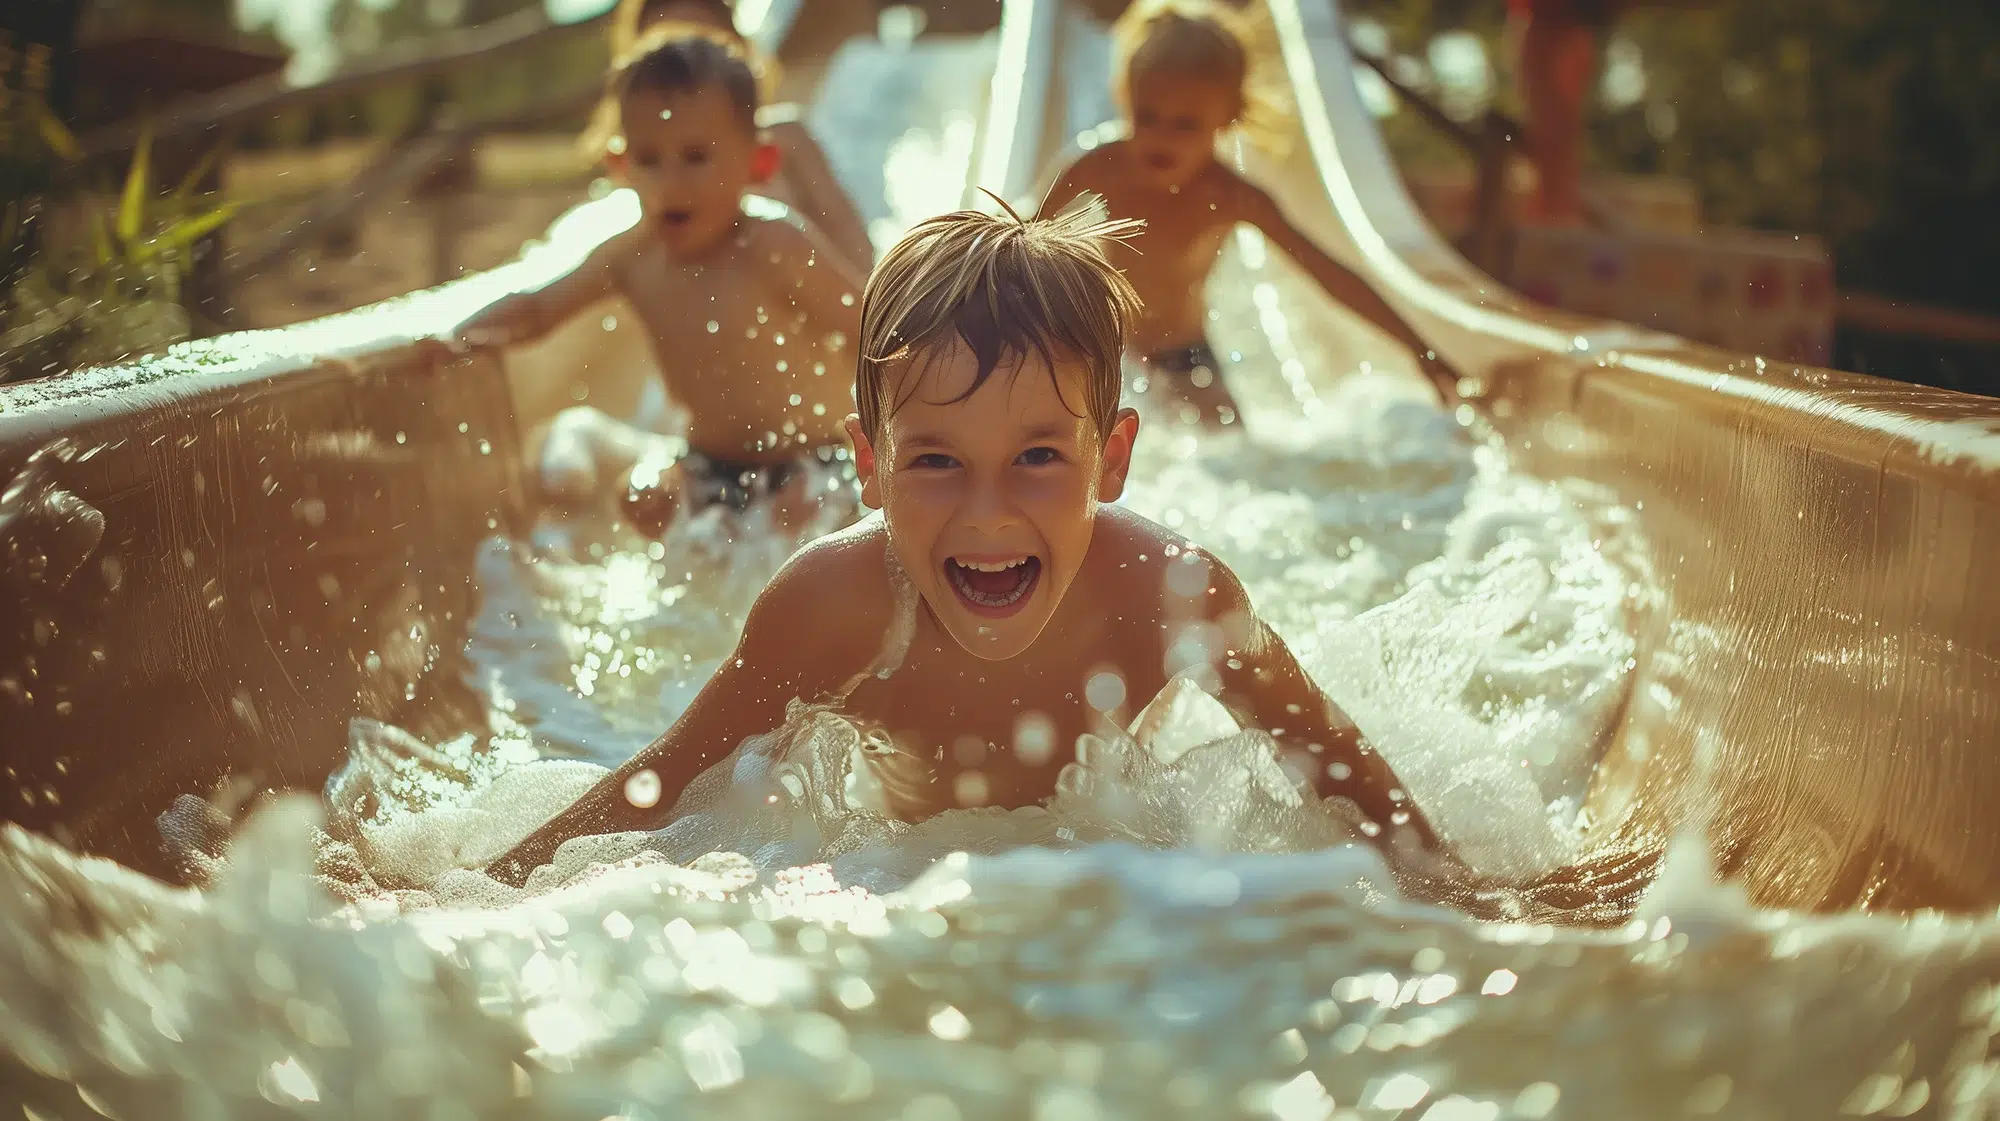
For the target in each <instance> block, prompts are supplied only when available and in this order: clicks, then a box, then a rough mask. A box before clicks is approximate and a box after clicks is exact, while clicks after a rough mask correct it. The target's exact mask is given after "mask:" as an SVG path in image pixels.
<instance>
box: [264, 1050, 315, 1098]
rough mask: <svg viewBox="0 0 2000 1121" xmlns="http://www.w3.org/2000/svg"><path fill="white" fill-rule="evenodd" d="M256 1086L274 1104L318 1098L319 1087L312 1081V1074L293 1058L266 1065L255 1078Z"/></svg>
mask: <svg viewBox="0 0 2000 1121" xmlns="http://www.w3.org/2000/svg"><path fill="white" fill-rule="evenodd" d="M257 1088H258V1090H259V1091H261V1092H262V1093H263V1095H264V1099H265V1100H266V1101H269V1102H271V1103H272V1104H274V1105H284V1104H286V1103H288V1102H316V1101H318V1100H319V1087H318V1086H317V1085H315V1084H314V1083H313V1079H312V1075H311V1074H310V1073H308V1072H307V1071H306V1068H304V1067H302V1066H300V1065H299V1061H298V1060H297V1059H293V1058H287V1059H285V1060H284V1061H283V1062H278V1063H272V1064H271V1065H270V1066H268V1067H266V1068H265V1069H264V1074H263V1076H262V1077H260V1078H259V1079H258V1080H257Z"/></svg>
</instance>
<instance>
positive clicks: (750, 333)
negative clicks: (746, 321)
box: [743, 327, 757, 339]
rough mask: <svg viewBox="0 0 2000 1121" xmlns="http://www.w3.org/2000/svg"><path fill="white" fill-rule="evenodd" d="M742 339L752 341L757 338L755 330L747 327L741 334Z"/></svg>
mask: <svg viewBox="0 0 2000 1121" xmlns="http://www.w3.org/2000/svg"><path fill="white" fill-rule="evenodd" d="M743 337H744V338H746V339H754V338H756V337H757V328H755V327H749V328H746V329H745V330H744V332H743Z"/></svg>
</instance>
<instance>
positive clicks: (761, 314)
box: [757, 308, 771, 323]
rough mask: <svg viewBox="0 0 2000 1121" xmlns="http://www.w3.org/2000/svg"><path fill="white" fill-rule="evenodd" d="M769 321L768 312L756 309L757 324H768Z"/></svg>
mask: <svg viewBox="0 0 2000 1121" xmlns="http://www.w3.org/2000/svg"><path fill="white" fill-rule="evenodd" d="M770 321H771V313H770V312H768V311H765V310H764V309H763V308H758V309H757V322H759V323H769V322H770Z"/></svg>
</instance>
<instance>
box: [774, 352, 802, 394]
mask: <svg viewBox="0 0 2000 1121" xmlns="http://www.w3.org/2000/svg"><path fill="white" fill-rule="evenodd" d="M791 368H792V364H791V363H790V362H787V361H785V360H784V359H782V358H780V359H778V372H779V373H781V374H782V373H784V372H785V371H786V370H789V369H791ZM792 404H794V405H796V404H798V402H797V401H794V402H792Z"/></svg>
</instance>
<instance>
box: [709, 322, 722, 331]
mask: <svg viewBox="0 0 2000 1121" xmlns="http://www.w3.org/2000/svg"><path fill="white" fill-rule="evenodd" d="M720 330H722V324H720V323H717V322H716V321H715V320H713V319H711V320H709V321H708V333H709V334H711V335H713V334H715V333H716V332H717V331H720Z"/></svg>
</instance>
